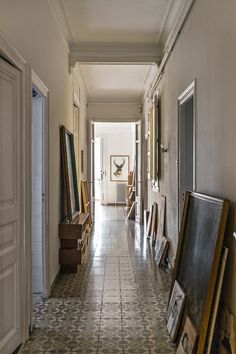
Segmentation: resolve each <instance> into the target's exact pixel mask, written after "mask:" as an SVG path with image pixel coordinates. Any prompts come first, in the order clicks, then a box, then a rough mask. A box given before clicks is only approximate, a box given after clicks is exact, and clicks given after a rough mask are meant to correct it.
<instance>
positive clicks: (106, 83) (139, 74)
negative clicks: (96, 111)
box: [79, 64, 151, 102]
mask: <svg viewBox="0 0 236 354" xmlns="http://www.w3.org/2000/svg"><path fill="white" fill-rule="evenodd" d="M79 69H80V72H81V74H82V77H83V80H84V82H85V83H86V88H87V93H88V99H89V100H90V101H103V102H104V101H122V102H124V101H129V102H137V101H139V102H140V101H141V99H142V94H143V91H144V87H145V83H146V80H147V78H148V74H149V72H150V69H151V66H150V65H86V64H82V65H79Z"/></svg>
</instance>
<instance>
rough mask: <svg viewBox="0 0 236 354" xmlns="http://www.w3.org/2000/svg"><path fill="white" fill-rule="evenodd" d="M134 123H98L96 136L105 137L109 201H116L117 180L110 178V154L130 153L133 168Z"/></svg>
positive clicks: (107, 200) (104, 155) (105, 162)
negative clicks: (113, 180)
mask: <svg viewBox="0 0 236 354" xmlns="http://www.w3.org/2000/svg"><path fill="white" fill-rule="evenodd" d="M133 125H134V124H132V123H110V124H108V123H106V124H103V123H101V124H100V123H97V124H96V126H95V129H96V131H95V132H96V133H95V135H96V137H102V138H103V146H104V150H103V163H104V170H105V171H106V177H105V180H104V188H105V193H104V194H105V200H106V202H107V203H108V204H109V203H115V201H116V182H112V181H111V180H110V156H111V155H128V156H129V157H130V170H132V169H133V157H134V134H133Z"/></svg>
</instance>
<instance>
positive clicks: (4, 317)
mask: <svg viewBox="0 0 236 354" xmlns="http://www.w3.org/2000/svg"><path fill="white" fill-rule="evenodd" d="M20 85H21V74H20V72H19V71H18V70H17V69H16V68H14V67H13V66H12V65H10V64H8V63H7V62H5V61H4V60H3V59H0V166H1V168H0V353H1V354H8V353H12V352H13V351H14V350H15V349H16V347H17V346H18V345H19V344H20V343H21V316H22V314H21V276H22V274H21V268H22V260H21V247H22V225H21V219H22V215H21V210H22V197H21V185H22V175H21V173H22V171H21V159H22V156H21V129H22V121H21V119H22V116H21V103H20V99H21V87H20Z"/></svg>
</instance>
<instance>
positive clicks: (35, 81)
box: [31, 70, 51, 298]
mask: <svg viewBox="0 0 236 354" xmlns="http://www.w3.org/2000/svg"><path fill="white" fill-rule="evenodd" d="M32 85H33V86H35V87H36V88H37V89H38V90H39V91H40V92H41V94H42V95H43V132H44V134H43V139H44V141H43V192H44V198H45V201H44V203H43V235H42V236H43V242H42V244H43V247H42V255H43V297H45V298H47V297H49V296H50V294H51V290H50V289H51V288H50V282H49V274H50V266H49V264H50V263H49V226H48V223H49V209H48V208H49V192H48V188H49V110H48V108H49V90H48V88H47V87H46V85H45V84H44V83H43V82H42V81H41V79H40V78H39V77H38V75H37V74H36V73H35V72H34V71H33V70H31V86H32ZM31 99H32V98H31ZM31 120H32V116H31ZM31 125H32V123H31ZM31 134H32V130H31ZM31 139H32V138H31ZM31 149H32V148H31ZM31 269H32V264H31ZM31 296H32V293H31Z"/></svg>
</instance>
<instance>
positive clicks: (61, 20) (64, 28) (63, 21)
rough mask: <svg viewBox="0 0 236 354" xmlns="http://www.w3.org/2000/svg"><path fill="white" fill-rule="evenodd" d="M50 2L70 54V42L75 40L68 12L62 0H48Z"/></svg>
mask: <svg viewBox="0 0 236 354" xmlns="http://www.w3.org/2000/svg"><path fill="white" fill-rule="evenodd" d="M48 3H49V5H50V8H51V12H52V15H53V17H54V19H55V22H56V25H57V28H58V30H59V32H60V35H61V37H62V40H63V43H64V45H65V48H66V51H67V53H68V54H69V53H70V48H69V43H70V42H72V41H73V35H72V31H71V28H70V26H69V22H68V20H67V17H66V13H65V10H64V7H63V5H62V3H61V1H59V0H57V1H55V0H48Z"/></svg>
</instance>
